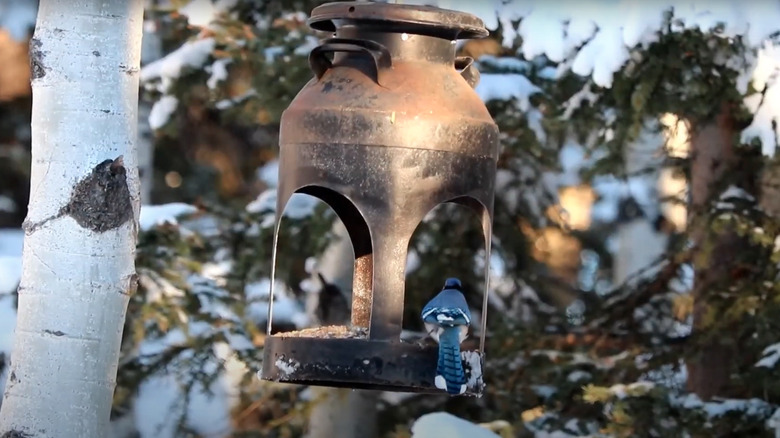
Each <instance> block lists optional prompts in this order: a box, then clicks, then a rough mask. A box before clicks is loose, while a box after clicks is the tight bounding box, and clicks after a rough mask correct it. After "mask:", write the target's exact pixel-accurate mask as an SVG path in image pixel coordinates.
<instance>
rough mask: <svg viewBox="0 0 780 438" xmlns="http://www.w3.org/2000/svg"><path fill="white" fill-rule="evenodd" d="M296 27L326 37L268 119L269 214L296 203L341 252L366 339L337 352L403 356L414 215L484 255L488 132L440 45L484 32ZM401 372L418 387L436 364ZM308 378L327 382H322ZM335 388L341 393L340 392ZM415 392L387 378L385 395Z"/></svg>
mask: <svg viewBox="0 0 780 438" xmlns="http://www.w3.org/2000/svg"><path fill="white" fill-rule="evenodd" d="M309 23H310V25H311V26H312V27H313V28H315V29H321V30H331V31H334V32H335V36H334V38H331V39H327V40H325V41H323V42H322V44H321V45H320V46H319V47H318V48H316V49H314V50H312V52H311V54H310V57H309V62H310V65H311V68H312V71H313V72H314V75H315V77H314V78H313V79H312V80H311V81H309V83H308V84H307V85H306V86H305V87H304V88H303V89H302V90H301V91H300V93H299V94H298V96H296V98H295V100H294V101H293V102H292V103H291V104H290V106H289V107H288V108H287V110H286V111H285V112H284V114H283V116H282V121H281V132H280V158H279V187H278V195H277V211H278V212H281V211H283V210H284V207H285V205H286V204H287V201H288V200H289V198H290V197H291V196H292V195H293V194H294V193H296V192H297V193H306V194H309V195H312V196H316V197H318V198H320V199H321V200H323V201H324V202H326V203H327V204H328V205H330V206H331V208H333V210H334V211H335V212H336V213H337V214H338V216H339V217H340V219H341V220H342V221H343V222H344V224H345V226H346V228H347V230H348V231H349V234H350V239H351V240H352V244H353V247H354V249H355V274H354V275H355V277H354V290H353V293H352V295H353V305H352V323H353V325H356V326H365V327H368V329H369V330H368V339H364V340H354V342H353V341H350V342H349V343H348V344H349V346H350V347H349V349H350V350H349V351H351V352H352V353H351V354H353V355H354V356H360V355H361V354H363V353H361V351H362V350H361V348H363V347H361V346H365V348H366V349H367V350H366V351H368V350H371V351H375V349H377V348H379V346H381V345H385V346H386V347H387V348H388V350H387V351H386V352H385V353H387V354H389V355H391V356H392V354H395V353H398V354H408V352H407V351H406V350H405V349H407V347H406V346H399V345H401V344H400V333H401V325H402V314H403V302H404V287H405V281H404V278H405V267H406V256H407V247H408V244H409V240H410V239H411V237H412V233H413V232H414V230H415V229H416V227H417V225H418V224H419V223H420V222H421V221H422V219H423V218H424V217H425V215H426V214H427V213H428V212H430V211H431V210H432V209H433V208H435V207H436V206H438V205H439V204H441V203H444V202H458V203H461V204H463V205H467V206H469V207H471V208H473V209H474V210H475V211H476V212H477V214H479V215H480V216H481V219H482V225H483V232H484V233H485V237H486V239H485V246H486V253H487V254H489V252H490V236H491V226H492V215H493V197H494V182H495V173H496V161H497V158H498V129H497V127H496V125H495V123H494V122H493V120H492V118H491V117H490V114H489V113H488V111H487V109H486V108H485V105H484V104H483V103H482V101H481V100H480V98H479V96H478V95H477V94H476V93H475V92H474V90H473V87H475V86H476V85H477V83H478V81H479V73H478V72H477V70H476V68H474V65H473V60H471V59H470V58H467V57H459V58H456V56H455V44H454V41H453V40H454V39H455V38H472V37H481V36H485V35H487V30H485V28H484V26H483V24H482V22H481V20H479V19H478V18H476V17H474V16H472V15H469V14H464V13H461V12H455V11H448V10H444V9H439V8H432V7H426V6H412V5H403V4H389V3H372V2H341V3H331V4H326V5H322V6H320V7H318V8H315V9H314V11H313V12H312V16H311V18H310V20H309ZM331 54H332V55H333V59H330V55H331ZM280 220H281V217H280V216H277V232H278V226H279V221H280ZM487 266H489V264H488V263H486V276H485V278H486V280H487V278H488V275H487V269H489V268H488V267H487ZM485 291H487V285H486V288H485ZM485 293H487V292H485ZM485 310H486V309H483V315H484V314H485V313H486V312H485ZM268 342H269V343H267V344H266V353H265V357H266V361H268V360H271V358H272V357H273V356H271V355H272V354H287V356H286V357H288V358H289V354H292V353H291V351H295V352H300V351H302V350H301V348H299V347H297V346H295V345H293V346H290V345H291V344H290V343H291V342H292V343H293V344H294V343H295V342H305V343H307V344H306V345H310V344H309V340H303V338H298V339H296V338H288V339H285V340H284V344H283V345H286V346H287V347H284V348H282V347H281V345H282V344H277V340H276V339H269V341H268ZM361 342H362V344H361ZM377 342H378V343H377ZM275 345H276V346H277V347H274V348H270V349H269V346H272V347H273V346H275ZM328 345H331V346H333V345H336V344H333V343H329V344H328ZM339 345H341V344H339ZM345 345H346V344H345ZM481 345H482V344H481ZM279 348H282V350H283V351H282V350H279ZM339 348H341V347H339ZM345 348H346V347H345ZM394 348H400V350H398V351H396V352H395V353H394V351H395V350H393V349H394ZM287 349H289V350H290V351H287ZM480 349H482V347H480ZM433 350H434V351H433V353H432V354H433V355H434V357H435V348H434V349H433ZM343 351H344V352H346V351H347V350H343ZM385 353H382V354H383V355H384V354H385ZM323 354H324V350H323ZM334 354H335V352H334ZM339 354H341V353H339ZM344 354H346V353H344ZM430 354H431V352H430V351H428V352H426V353H425V355H426V356H425V357H428V356H427V355H430ZM391 356H387V357H391ZM383 357H385V356H383ZM292 359H296V360H298V361H299V362H303V361H301V360H300V358H292ZM415 364H416V365H415V366H421V367H424V368H425V367H427V368H425V369H421V370H416V371H414V372H420V373H423V375H425V376H426V378H427V377H430V376H428V375H429V374H431V373H433V372H434V371H435V366H436V361H435V360H433V361H431V362H430V363H428V362H425V361H421V362H419V363H417V362H415ZM267 366H271V367H272V366H273V364H268V363H266V364H264V367H267ZM321 369H327V367H325V368H321ZM268 371H269V373H268V374H267V375H268V376H274V375H277V374H275V373H274V372H271V371H272V370H270V369H269V370H268ZM309 377H310V378H309V381H316V380H317V377H316V376H315V375H313V374H312V375H310V376H309ZM264 378H268V379H271V380H273V378H271V377H266V375H265V374H264ZM321 378H322V381H327V382H329V383H328V384H333V382H334V380H333V379H334V377H333V376H330V377H328V376H327V375H326V373H325V374H322V375H321ZM344 379H346V377H344ZM336 380H338V379H336ZM375 382H378V381H375ZM432 382H433V380H432V377H431V381H430V382H429V383H430V384H432ZM341 383H342V384H343V385H345V386H350V380H349V379H347V380H343V381H341ZM366 384H368V385H369V386H370V383H366ZM383 385H384V384H383ZM404 385H406V386H404ZM419 385H420V383H419V382H418V381H415V380H413V379H412V380H409V381H407V382H406V384H404V383H403V379H401V380H399V381H398V382H397V384H393V385H391V386H394V387H397V388H401V389H399V390H404V391H413V390H415V389H414V388H417V387H419Z"/></svg>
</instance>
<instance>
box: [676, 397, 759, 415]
mask: <svg viewBox="0 0 780 438" xmlns="http://www.w3.org/2000/svg"><path fill="white" fill-rule="evenodd" d="M670 402H671V404H672V405H677V406H681V407H683V408H686V409H703V410H704V412H706V413H707V415H709V416H710V417H711V418H712V417H721V416H723V415H726V414H728V413H731V412H735V411H736V412H742V414H743V415H748V416H764V414H768V413H769V412H772V411H773V410H774V409H773V408H772V406H773V405H771V404H770V403H767V402H765V401H763V400H761V399H758V398H751V399H723V400H718V401H710V402H703V401H702V400H701V399H700V398H699V397H698V396H696V395H695V394H686V395H683V396H670Z"/></svg>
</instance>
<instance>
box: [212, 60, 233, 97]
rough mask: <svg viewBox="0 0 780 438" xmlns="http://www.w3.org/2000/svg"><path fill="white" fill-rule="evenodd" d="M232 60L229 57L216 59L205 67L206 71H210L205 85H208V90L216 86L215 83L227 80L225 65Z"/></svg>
mask: <svg viewBox="0 0 780 438" xmlns="http://www.w3.org/2000/svg"><path fill="white" fill-rule="evenodd" d="M232 61H233V60H232V59H230V58H222V59H217V60H216V61H214V63H213V64H211V66H209V67H208V68H206V70H207V71H210V72H211V76H209V79H208V80H207V81H206V86H208V87H209V89H210V90H213V89H215V88H217V85H218V84H219V83H220V82H222V81H225V80H227V78H228V70H227V65H228V64H230V63H231V62H232Z"/></svg>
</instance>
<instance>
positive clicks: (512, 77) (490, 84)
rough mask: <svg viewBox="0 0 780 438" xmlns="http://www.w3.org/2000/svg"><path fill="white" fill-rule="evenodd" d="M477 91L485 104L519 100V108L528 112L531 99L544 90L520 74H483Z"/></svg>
mask: <svg viewBox="0 0 780 438" xmlns="http://www.w3.org/2000/svg"><path fill="white" fill-rule="evenodd" d="M476 91H477V94H479V97H481V98H482V100H483V101H484V102H489V101H491V100H509V99H513V98H514V99H517V103H518V106H519V108H520V109H521V110H522V111H527V110H528V109H529V108H530V107H531V102H530V100H529V99H530V97H531V96H533V95H534V94H537V93H541V91H542V90H541V89H540V88H539V87H537V86H536V85H534V84H533V83H531V81H530V80H528V78H526V77H525V76H524V75H521V74H518V73H483V74H482V75H481V76H480V79H479V84H477V88H476Z"/></svg>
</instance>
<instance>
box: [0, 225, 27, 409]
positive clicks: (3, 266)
mask: <svg viewBox="0 0 780 438" xmlns="http://www.w3.org/2000/svg"><path fill="white" fill-rule="evenodd" d="M23 239H24V232H23V231H22V230H18V229H12V228H2V229H0V355H5V358H6V360H7V359H8V358H9V356H10V353H11V347H12V346H13V340H14V328H15V327H16V307H15V306H14V296H13V295H11V294H12V293H13V292H14V291H15V290H16V287H17V286H18V284H19V279H20V278H21V275H22V244H23ZM5 369H6V367H3V370H5ZM5 381H6V375H5V372H4V371H3V372H0V394H2V393H3V391H4V388H5Z"/></svg>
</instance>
